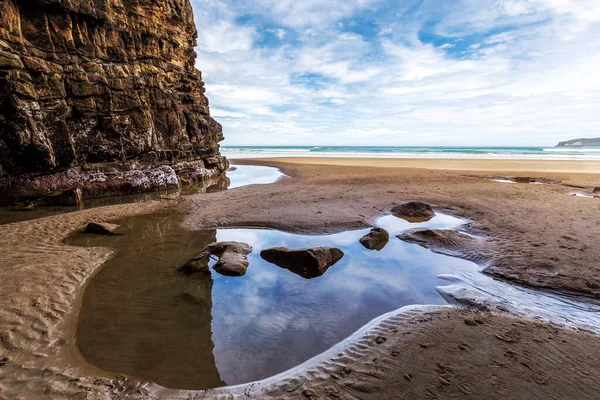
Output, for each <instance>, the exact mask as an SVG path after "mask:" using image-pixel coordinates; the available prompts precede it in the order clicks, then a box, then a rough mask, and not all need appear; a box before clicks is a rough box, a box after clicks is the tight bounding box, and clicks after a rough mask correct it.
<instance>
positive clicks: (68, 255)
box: [0, 159, 600, 399]
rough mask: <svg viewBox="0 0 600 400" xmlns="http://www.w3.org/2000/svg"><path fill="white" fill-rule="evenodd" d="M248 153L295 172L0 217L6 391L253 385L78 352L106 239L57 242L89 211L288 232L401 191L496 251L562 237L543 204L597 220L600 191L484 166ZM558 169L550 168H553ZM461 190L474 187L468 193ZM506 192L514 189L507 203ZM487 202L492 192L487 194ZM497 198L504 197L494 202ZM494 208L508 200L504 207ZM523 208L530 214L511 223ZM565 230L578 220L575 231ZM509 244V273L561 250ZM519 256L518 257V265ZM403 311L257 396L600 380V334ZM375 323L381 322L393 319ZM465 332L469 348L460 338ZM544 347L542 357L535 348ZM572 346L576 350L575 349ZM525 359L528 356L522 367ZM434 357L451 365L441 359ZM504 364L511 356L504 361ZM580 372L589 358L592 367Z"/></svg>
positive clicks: (332, 226) (322, 224)
mask: <svg viewBox="0 0 600 400" xmlns="http://www.w3.org/2000/svg"><path fill="white" fill-rule="evenodd" d="M286 161H289V160H286ZM246 162H247V161H241V162H240V163H246ZM236 163H238V160H236ZM248 163H251V164H255V165H256V164H261V163H262V164H265V165H272V166H277V167H279V168H282V169H283V171H284V172H286V173H287V174H288V175H289V176H290V177H291V179H283V180H280V181H278V182H277V183H276V184H271V185H252V186H246V187H243V188H238V189H233V190H230V191H227V192H218V193H212V194H199V195H192V196H190V197H187V198H183V199H181V200H180V201H178V202H176V204H172V203H174V202H172V201H170V202H166V203H162V205H161V203H158V202H149V203H137V204H125V205H119V206H109V207H102V208H96V209H89V210H83V211H77V212H73V213H70V214H64V215H60V216H54V217H48V218H43V219H39V220H33V221H23V222H17V223H14V224H9V225H3V226H0V233H2V236H3V237H10V238H11V240H9V241H6V242H5V243H2V244H0V249H2V250H4V251H3V252H1V253H0V264H1V265H3V266H4V268H3V269H2V272H1V276H2V277H3V280H2V290H3V292H4V293H7V296H5V297H4V298H3V299H0V304H1V305H2V306H3V307H2V308H3V310H4V311H2V313H1V314H0V320H1V321H2V325H4V326H6V327H7V328H6V329H9V331H4V332H2V333H1V334H2V341H1V342H0V346H1V347H0V349H1V350H2V356H3V357H7V358H8V362H7V364H6V365H5V366H3V367H2V369H3V372H4V373H3V374H2V377H0V389H1V390H0V393H6V394H7V395H9V394H10V398H14V399H28V398H32V397H35V398H52V399H55V398H56V399H62V398H65V397H72V396H78V394H80V393H83V394H84V396H86V397H82V398H87V395H85V394H86V393H87V394H89V395H91V396H94V398H103V399H109V398H113V395H115V394H117V393H120V396H123V398H128V399H142V398H143V399H150V398H157V396H159V397H158V398H178V397H180V396H181V397H183V398H186V396H189V395H193V396H195V395H198V396H206V397H207V398H211V397H213V395H214V396H215V398H218V397H219V395H221V396H222V395H223V394H227V393H228V394H231V395H232V396H233V398H238V397H239V398H242V397H244V398H245V393H248V391H252V388H255V387H256V384H247V385H238V386H236V387H234V388H221V389H215V390H209V391H186V392H182V391H173V390H171V389H165V388H161V387H159V386H158V385H155V384H151V383H147V382H143V381H141V380H139V379H136V378H133V377H125V376H122V375H119V374H113V373H109V372H103V371H99V370H97V368H95V367H94V366H92V365H89V364H87V362H85V360H82V359H80V355H79V358H78V355H77V354H76V353H77V352H76V350H77V349H76V347H73V346H76V344H75V343H74V335H72V332H70V328H69V326H70V325H69V324H71V326H74V325H73V324H75V323H76V318H77V312H78V310H77V309H76V308H77V305H78V303H77V302H78V301H79V300H80V299H81V296H82V294H83V290H82V288H83V287H84V286H85V283H86V282H87V281H88V279H89V278H90V277H91V276H92V274H93V273H94V271H97V270H98V268H99V267H100V265H101V263H102V262H103V261H104V260H105V259H106V257H108V256H109V254H110V252H111V251H110V249H98V248H91V249H84V248H73V247H69V246H66V245H64V244H62V240H63V238H64V237H65V236H66V235H68V234H69V232H71V231H72V230H73V229H77V228H78V227H79V226H81V225H82V224H83V223H84V222H85V221H86V220H90V219H94V220H108V221H111V220H115V219H118V218H120V217H125V216H128V215H135V214H143V213H151V212H154V211H157V210H158V209H160V207H164V206H167V207H177V209H178V210H181V211H184V212H187V217H186V222H185V224H184V226H185V227H187V228H188V229H197V228H199V227H206V228H211V227H230V226H244V227H248V226H259V225H260V226H262V227H272V228H282V227H283V228H284V229H285V230H288V231H292V232H313V233H322V232H334V231H340V230H346V229H349V228H353V227H354V228H358V227H366V226H368V225H369V221H370V220H371V219H372V218H373V217H374V216H376V215H379V213H381V212H382V211H383V210H386V209H389V208H391V205H392V204H393V203H394V202H395V201H404V200H406V201H408V200H413V199H421V200H425V201H429V202H430V203H431V204H433V205H434V206H436V207H437V208H438V209H447V210H448V211H449V212H451V213H453V214H455V215H457V216H459V217H463V218H468V219H469V220H470V221H471V223H470V224H469V226H468V228H469V230H472V231H473V232H475V233H481V234H483V235H485V236H486V237H488V238H489V239H490V241H489V246H490V248H494V249H496V250H494V252H495V253H494V254H496V255H498V254H501V255H503V254H502V253H506V254H508V255H511V252H513V253H514V252H515V249H511V246H512V247H514V244H515V238H514V232H519V238H518V243H521V242H525V243H526V242H527V240H532V239H531V237H532V235H533V237H535V234H536V233H537V234H539V233H540V232H543V234H544V235H545V236H544V238H545V239H543V240H547V241H548V242H549V244H550V246H554V240H556V239H559V240H562V239H560V236H559V235H557V234H556V233H555V232H552V231H549V230H548V229H547V227H548V226H552V225H553V223H550V225H548V221H547V218H545V217H544V216H545V215H546V214H544V213H545V212H546V211H547V210H546V208H547V209H549V210H550V211H552V210H561V212H563V213H566V214H567V215H569V213H570V211H571V210H581V208H582V207H583V209H584V210H586V211H587V212H588V214H589V216H590V218H592V220H598V219H597V218H596V217H595V213H598V209H597V206H596V205H597V204H598V203H594V201H596V200H595V199H580V198H572V197H569V196H566V195H565V194H564V190H563V189H564V187H563V186H562V185H504V184H501V183H496V182H491V181H489V179H487V178H485V175H481V174H479V175H477V176H464V175H462V174H457V173H456V172H452V171H443V170H439V169H437V170H434V169H423V168H421V169H418V168H414V167H410V168H406V167H402V168H397V169H394V168H389V167H388V168H376V167H372V166H369V167H366V166H361V167H356V166H348V165H334V164H328V167H327V168H323V167H322V166H320V165H308V164H302V165H300V164H294V163H291V162H277V161H273V160H260V161H259V160H254V159H253V160H249V162H248ZM506 172H508V171H506ZM562 174H563V173H557V172H552V173H550V175H551V177H557V176H563V175H562ZM565 178H566V179H565ZM563 179H565V180H569V181H572V182H574V183H577V184H586V182H587V183H589V182H591V181H593V179H591V178H590V177H589V176H588V174H585V173H584V174H581V173H580V174H570V175H568V176H563ZM474 188H478V189H477V191H475V192H474V191H473V189H474ZM460 193H462V194H463V195H462V196H461V195H460ZM464 193H469V194H470V195H471V196H473V197H474V198H473V199H470V198H469V197H468V196H465V195H464ZM484 199H485V200H484ZM503 199H505V200H506V202H502V200H503ZM490 202H491V203H493V204H491V205H490V204H488V203H490ZM525 203H526V204H525ZM538 203H541V204H544V205H545V208H544V209H541V210H540V209H537V214H536V213H533V214H532V212H531V210H532V209H530V208H529V206H533V207H534V208H533V209H534V210H535V209H536V208H535V205H536V204H538ZM500 205H503V208H499V206H500ZM498 209H501V210H503V213H498V212H497V210H498ZM192 211H193V212H192ZM572 214H573V215H574V216H577V214H576V213H572ZM525 216H528V217H525ZM528 218H529V219H532V220H534V222H535V224H533V225H531V226H519V225H515V224H516V223H518V222H519V221H521V222H522V221H523V220H526V219H528ZM581 221H582V219H579V217H578V218H576V219H574V220H572V221H571V222H570V223H569V222H568V221H567V220H565V222H568V223H566V224H565V225H564V226H565V229H566V231H567V234H569V235H573V236H572V239H573V240H575V241H577V242H579V243H580V244H583V245H585V244H586V243H587V241H588V240H590V243H592V242H593V240H592V239H593V238H594V237H597V236H595V235H594V233H595V232H596V231H597V229H598V228H596V227H595V226H589V227H586V226H585V225H584V224H582V223H581ZM540 228H542V229H540ZM571 230H577V233H575V232H570V231H571ZM521 231H523V232H524V233H521ZM507 232H508V233H509V234H510V235H509V236H510V237H508V238H507V237H506V236H507V235H506V233H507ZM564 240H567V242H569V240H568V239H564ZM589 249H590V251H592V250H594V248H593V247H589ZM555 252H556V254H559V253H565V255H566V256H570V255H571V254H577V255H579V254H578V253H577V252H578V249H577V248H573V249H572V250H570V249H561V248H559V247H557V248H556V249H555ZM512 255H513V256H518V257H517V258H516V259H514V258H513V259H511V258H509V259H507V260H505V262H506V263H507V265H506V266H503V264H499V265H500V268H499V269H498V272H499V273H501V272H503V271H504V272H506V270H508V271H509V272H511V273H512V271H511V270H510V268H508V265H509V264H510V262H512V261H515V260H517V261H518V260H519V259H526V260H528V261H532V262H533V264H534V265H538V264H535V263H536V262H539V263H541V262H547V261H548V258H550V257H553V256H554V255H555V254H554V253H548V251H547V249H545V248H544V247H543V246H542V248H541V249H538V248H536V247H535V246H534V247H533V248H528V251H527V252H525V253H523V254H520V255H519V253H518V252H517V253H514V254H512ZM594 259H596V260H597V259H598V256H597V254H596V253H595V250H594V251H593V254H591V253H590V254H588V258H587V261H589V260H594ZM559 261H560V260H559ZM584 261H586V260H582V262H581V263H575V264H576V265H575V267H576V268H574V269H573V270H572V271H571V273H572V274H573V275H572V276H568V278H569V279H570V280H572V283H573V284H576V283H577V282H579V281H577V280H576V279H575V278H576V275H577V274H579V273H580V272H581V271H580V270H579V269H578V268H581V265H586V263H585V262H584ZM514 264H516V265H518V263H512V264H510V265H514ZM557 264H558V262H557ZM539 265H541V264H539ZM587 265H589V264H587ZM40 267H43V268H40ZM517 272H519V271H515V273H517ZM520 272H521V275H518V274H517V275H515V276H514V277H513V278H516V280H519V279H523V278H524V277H525V278H526V277H527V276H530V277H533V278H536V279H537V278H539V277H540V276H542V277H545V278H548V279H549V280H548V281H546V282H545V283H546V284H547V285H553V286H555V287H558V288H560V287H561V280H560V279H558V275H557V274H556V273H553V274H551V275H547V274H544V273H543V272H544V271H543V270H537V271H536V270H535V269H533V270H531V269H530V270H528V271H527V270H525V271H520ZM567 272H568V271H567ZM590 273H592V274H593V273H594V270H592V271H591V272H590ZM574 279H575V280H574ZM512 280H513V281H514V280H515V279H512ZM565 282H567V281H564V282H562V283H565ZM541 283H542V285H541V284H540V283H539V282H538V284H537V285H534V287H536V288H540V287H543V283H544V282H541ZM581 283H583V284H584V285H585V283H584V282H581ZM592 286H593V285H592ZM562 288H563V289H564V287H562ZM590 289H592V290H593V287H590ZM401 311H402V310H398V311H397V312H401ZM384 317H385V316H381V317H379V318H378V319H379V320H381V319H385V318H384ZM403 321H404V322H402V323H400V322H398V321H395V322H394V321H391V322H389V324H388V325H387V328H386V329H389V330H388V331H387V332H388V333H390V334H389V335H387V336H382V335H381V332H379V333H377V335H375V336H370V337H368V338H367V339H368V340H370V341H371V342H372V344H373V346H372V347H368V348H367V349H365V348H364V347H362V346H361V344H360V343H358V342H356V341H355V340H351V342H352V343H350V344H348V343H347V341H344V342H342V344H343V343H346V344H348V346H349V347H352V346H353V345H357V346H358V349H360V350H361V351H364V353H360V354H354V353H353V354H354V356H352V357H348V358H344V359H343V360H342V361H340V362H337V361H335V360H332V359H331V357H329V358H327V356H326V354H329V352H326V353H324V354H322V355H321V356H322V357H321V356H317V357H321V358H320V359H319V362H318V363H317V364H318V365H317V366H316V367H315V368H314V370H311V371H312V372H310V371H307V370H303V371H299V370H297V368H300V367H297V368H294V369H293V370H291V371H288V372H286V373H283V375H285V376H286V377H287V378H286V379H283V380H281V379H282V376H280V375H278V376H275V377H272V378H267V380H265V381H268V382H269V383H268V384H267V385H265V386H264V387H263V388H261V389H259V391H258V392H257V393H255V395H256V396H259V397H258V398H281V399H296V398H298V399H299V398H304V399H305V398H314V399H317V398H323V397H325V398H326V397H327V396H330V395H333V394H336V393H337V395H338V397H340V396H341V398H356V397H359V398H367V399H368V398H372V399H386V398H389V399H393V398H398V397H401V396H409V397H413V398H422V397H426V394H427V393H432V392H431V391H434V392H433V393H438V394H439V393H444V394H446V395H450V394H453V395H454V396H458V395H460V396H462V397H469V394H471V395H472V396H474V397H477V396H478V395H479V396H482V395H484V394H483V393H486V394H487V396H488V398H503V397H504V398H505V397H506V396H508V395H513V397H515V396H516V397H519V396H518V393H521V395H525V394H529V393H531V391H532V390H534V391H535V393H537V394H538V395H542V394H543V395H545V396H548V395H549V394H552V393H554V394H555V398H560V394H561V393H562V394H566V393H572V392H573V390H576V389H578V388H580V387H582V385H584V386H585V385H587V386H586V387H587V389H586V387H583V389H581V390H588V389H589V390H592V389H593V382H597V380H598V379H600V337H598V336H597V335H592V334H588V333H582V332H577V331H576V330H573V329H569V328H561V327H558V326H556V325H553V324H547V323H540V322H535V321H532V320H529V319H524V318H519V317H516V316H512V315H506V314H497V313H490V312H487V311H477V310H465V309H461V308H454V307H447V306H444V307H441V308H440V309H436V310H434V312H432V313H429V314H428V313H427V312H417V313H415V314H414V315H412V316H411V317H410V318H408V319H404V320H403ZM472 321H480V322H482V323H479V322H474V325H473V322H472ZM381 323H382V324H384V325H385V324H386V321H383V322H381ZM40 327H41V330H40ZM369 329H378V328H377V326H371V325H370V324H369V325H367V326H366V327H364V328H363V329H362V330H369ZM362 330H361V331H362ZM359 332H360V331H359ZM353 337H354V336H353ZM548 338H551V340H550V339H548ZM367 339H365V340H367ZM348 340H350V339H348ZM340 345H341V344H340ZM463 345H466V346H467V347H466V349H468V350H461V349H460V347H461V346H463ZM338 346H339V345H338ZM335 348H337V347H334V349H335ZM74 350H75V354H74V353H73V351H74ZM349 351H350V352H352V350H349ZM483 351H488V353H487V354H488V355H487V356H486V357H488V358H487V359H486V360H485V361H484V364H483V365H482V366H481V367H478V365H479V364H477V360H481V356H482V354H483V353H482V352H483ZM507 352H508V353H511V354H513V353H514V354H515V356H514V357H513V356H511V357H508V358H506V354H507ZM394 354H396V355H398V354H401V355H402V356H400V357H398V356H395V355H394ZM540 354H543V355H544V356H543V357H539V356H538V355H540ZM567 354H572V355H576V356H575V357H573V358H570V357H569V358H567V357H565V355H567ZM523 357H524V358H523ZM375 359H376V360H378V361H374V360H375ZM419 360H421V361H419ZM422 360H426V361H422ZM474 361H475V364H474ZM523 363H525V364H526V365H527V366H528V368H524V367H523V366H522V364H523ZM440 364H441V365H445V367H444V368H442V369H440V367H439V365H440ZM501 365H510V368H505V367H502V366H501ZM557 365H558V366H560V367H561V368H560V369H561V371H558V369H557V367H556V366H557ZM490 366H491V367H490ZM42 371H46V372H45V373H42ZM578 371H586V372H587V376H585V377H584V376H583V375H581V374H580V373H579V372H578ZM559 373H560V374H561V375H560V378H558V379H557V377H558V374H559ZM405 374H409V376H410V379H407V378H406V375H405ZM540 374H541V375H540ZM473 376H478V377H479V380H473V379H472V377H473ZM494 377H495V378H494ZM288 378H289V379H288ZM484 378H485V379H484ZM493 379H496V380H498V379H499V382H501V383H502V384H501V386H499V387H495V388H494V391H490V390H491V389H490V388H489V387H488V385H487V383H486V382H490V380H493ZM448 382H450V383H448ZM540 382H545V383H544V384H543V385H542V384H540ZM263 383H264V382H263ZM483 383H485V385H484V384H483ZM515 393H516V394H515ZM594 395H595V392H582V395H581V398H593V396H594ZM494 396H495V397H494ZM549 397H550V398H552V397H553V396H549Z"/></svg>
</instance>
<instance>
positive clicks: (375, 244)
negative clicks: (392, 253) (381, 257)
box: [359, 228, 390, 251]
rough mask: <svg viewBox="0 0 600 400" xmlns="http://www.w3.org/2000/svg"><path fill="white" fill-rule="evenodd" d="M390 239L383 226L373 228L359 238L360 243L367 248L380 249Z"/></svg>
mask: <svg viewBox="0 0 600 400" xmlns="http://www.w3.org/2000/svg"><path fill="white" fill-rule="evenodd" d="M389 240H390V234H389V233H388V231H386V230H385V229H383V228H373V229H371V232H369V233H367V234H366V235H365V236H363V237H361V238H360V240H359V241H360V244H362V245H363V246H364V247H366V248H367V249H369V250H377V251H379V250H381V249H383V248H384V247H385V245H386V244H387V243H388V241H389Z"/></svg>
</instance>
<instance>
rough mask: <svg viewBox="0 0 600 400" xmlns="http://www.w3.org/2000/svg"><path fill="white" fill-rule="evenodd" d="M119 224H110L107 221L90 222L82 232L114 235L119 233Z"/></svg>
mask: <svg viewBox="0 0 600 400" xmlns="http://www.w3.org/2000/svg"><path fill="white" fill-rule="evenodd" d="M119 227H120V226H119V225H116V224H110V223H108V222H90V223H89V224H87V226H86V227H85V229H84V230H83V233H91V234H93V235H104V236H115V235H120V233H117V229H119Z"/></svg>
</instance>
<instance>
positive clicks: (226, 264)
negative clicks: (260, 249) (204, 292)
mask: <svg viewBox="0 0 600 400" xmlns="http://www.w3.org/2000/svg"><path fill="white" fill-rule="evenodd" d="M250 253H252V246H250V245H248V244H246V243H240V242H215V243H211V244H209V245H208V246H206V248H205V249H204V251H203V252H202V253H201V254H200V255H199V256H198V257H196V258H199V257H207V258H208V257H209V256H211V255H213V256H217V257H219V261H217V263H216V264H215V265H214V267H213V269H214V270H215V271H216V272H218V273H219V274H221V275H225V276H242V275H245V274H246V271H247V270H248V254H250ZM207 261H208V260H207Z"/></svg>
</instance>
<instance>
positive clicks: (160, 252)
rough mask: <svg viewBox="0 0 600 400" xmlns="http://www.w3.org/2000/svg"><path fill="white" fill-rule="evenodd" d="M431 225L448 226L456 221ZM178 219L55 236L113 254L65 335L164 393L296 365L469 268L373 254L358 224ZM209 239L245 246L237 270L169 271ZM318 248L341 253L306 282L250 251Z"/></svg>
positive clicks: (398, 246)
mask: <svg viewBox="0 0 600 400" xmlns="http://www.w3.org/2000/svg"><path fill="white" fill-rule="evenodd" d="M432 221H433V222H432V223H433V224H435V225H436V226H442V225H443V224H444V223H445V224H446V226H448V227H450V226H456V225H457V224H458V222H459V221H460V220H458V219H456V218H452V217H448V216H440V217H438V218H437V219H435V218H434V220H432ZM179 222H180V220H179V218H177V216H174V215H173V214H154V215H149V216H138V217H133V218H128V219H125V220H123V221H121V222H120V224H121V225H122V227H123V229H124V231H123V233H124V235H123V236H113V237H96V236H92V235H84V234H75V235H74V236H72V237H70V238H69V239H68V240H67V242H68V243H69V244H74V245H83V246H108V247H112V248H114V249H116V250H117V252H116V255H115V257H113V258H111V259H110V260H109V261H107V262H106V263H105V265H104V267H103V268H102V270H100V272H99V273H98V274H97V275H96V276H94V277H93V278H92V279H91V281H90V283H89V285H88V287H87V289H86V290H85V294H84V301H83V308H82V310H81V316H80V320H79V324H78V330H77V342H78V344H79V348H80V350H81V352H82V354H83V355H84V357H85V358H86V359H87V360H88V361H90V362H91V363H93V364H95V365H97V366H99V367H101V368H103V369H105V370H108V371H113V372H120V373H127V374H130V375H137V376H141V377H143V378H146V379H150V380H152V381H155V382H157V383H159V384H162V385H165V386H167V387H174V388H195V389H204V388H211V387H217V386H223V385H233V384H238V383H245V382H250V381H253V380H257V379H262V378H266V377H268V376H271V375H274V374H276V373H279V372H282V371H285V370H287V369H289V368H292V367H294V366H296V365H298V364H300V363H302V362H303V361H305V360H307V359H309V358H311V357H313V356H315V355H317V354H319V353H321V352H323V351H325V350H327V349H328V348H330V347H331V346H332V345H334V344H336V343H338V342H340V341H341V340H343V339H345V338H346V337H348V336H349V335H351V334H352V333H353V332H354V331H356V330H357V329H359V328H360V327H361V326H363V325H364V324H366V323H368V322H369V321H370V320H372V319H373V318H375V317H377V316H379V315H381V314H384V313H386V312H389V311H392V310H395V309H397V308H399V307H401V306H404V305H408V304H445V300H444V299H443V297H442V296H440V295H439V294H438V292H437V291H436V286H437V285H439V284H441V283H443V282H444V281H442V280H440V279H438V278H437V276H438V275H440V274H445V273H451V272H453V271H456V270H464V269H471V270H473V271H476V270H477V266H476V265H475V264H472V263H470V262H468V261H464V260H460V259H456V258H450V257H446V256H441V255H437V254H433V253H431V252H429V251H428V250H426V249H423V248H421V247H419V246H416V245H412V244H407V243H404V242H402V241H400V240H398V239H396V238H392V239H391V240H390V242H389V243H388V245H387V246H386V247H385V248H384V249H383V250H381V251H380V252H377V251H370V250H367V249H365V248H364V247H362V245H360V244H359V243H358V239H359V238H360V237H361V236H363V235H364V234H365V233H367V232H368V231H369V230H368V229H365V230H358V231H350V232H343V233H339V234H334V235H319V236H309V235H298V234H291V233H286V232H281V231H275V230H264V229H222V230H221V229H220V230H216V231H215V230H205V231H196V232H193V231H186V230H184V229H182V228H181V227H180V225H179ZM399 223H400V224H404V222H399ZM388 224H389V221H388ZM406 224H408V223H406ZM408 225H410V224H408ZM215 240H218V241H228V240H236V241H242V242H246V243H249V244H251V245H252V246H253V247H254V252H253V253H252V254H251V255H250V256H249V261H250V267H249V268H248V272H247V274H246V275H245V276H243V277H225V276H221V275H219V274H217V273H215V272H214V271H212V273H211V275H210V276H206V275H201V274H199V275H192V276H186V275H183V274H181V273H179V272H177V268H178V267H180V266H181V265H182V264H184V263H185V262H187V261H188V260H189V259H190V258H192V257H194V256H195V255H197V254H198V253H199V252H200V251H202V250H203V248H204V247H205V246H206V245H207V244H209V243H210V242H213V241H215ZM323 245H330V246H337V247H339V248H340V249H342V250H343V251H344V253H345V256H344V258H342V260H340V261H339V262H338V263H337V264H336V265H334V266H332V267H331V268H330V269H329V270H328V271H327V272H326V273H325V274H324V275H323V276H321V277H317V278H313V279H304V278H302V277H300V276H298V275H295V274H294V273H292V272H290V271H288V270H286V269H282V268H279V267H277V266H275V265H273V264H270V263H267V262H266V261H264V260H262V259H261V258H260V255H259V253H260V250H262V249H264V248H268V247H272V246H287V247H290V248H301V247H310V246H323Z"/></svg>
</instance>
